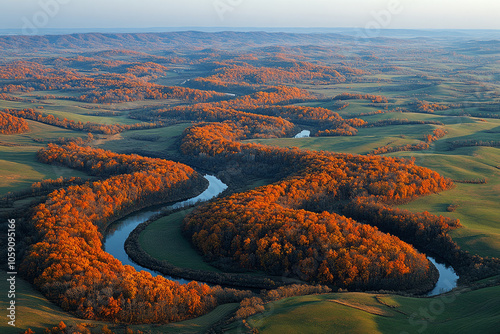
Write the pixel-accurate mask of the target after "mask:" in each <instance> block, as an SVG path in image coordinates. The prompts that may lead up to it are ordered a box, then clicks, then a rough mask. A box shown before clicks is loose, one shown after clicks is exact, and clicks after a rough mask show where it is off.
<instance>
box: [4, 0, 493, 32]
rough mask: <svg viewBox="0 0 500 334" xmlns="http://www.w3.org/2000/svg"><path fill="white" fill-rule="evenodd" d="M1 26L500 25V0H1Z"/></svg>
mask: <svg viewBox="0 0 500 334" xmlns="http://www.w3.org/2000/svg"><path fill="white" fill-rule="evenodd" d="M0 4H2V8H3V9H4V10H3V11H2V12H1V13H0V29H2V30H7V29H8V30H17V31H19V32H20V33H27V34H28V33H31V32H34V31H35V30H36V29H38V30H41V29H66V30H71V29H78V30H88V29H95V30H105V29H136V30H141V29H158V28H160V27H165V28H168V27H170V28H173V27H175V28H181V27H190V28H193V27H198V28H225V29H228V30H231V29H240V28H255V29H262V28H267V29H276V28H281V29H286V28H320V29H327V28H361V29H365V30H368V31H373V30H381V29H411V30H434V29H437V30H443V29H444V30H470V29H479V30H497V29H500V21H499V20H498V15H497V14H495V13H499V12H500V2H498V1H493V0H479V1H478V2H476V4H475V5H473V4H471V3H470V2H466V1H464V0H454V1H452V0H441V1H440V2H439V3H436V2H435V1H430V0H419V1H414V0H353V1H351V2H349V3H346V2H345V1H340V0H331V1H327V0H312V1H309V2H307V3H306V2H304V1H299V0H287V1H285V0H275V1H273V2H269V1H264V0H252V1H249V0H208V1H207V0H190V1H187V2H183V3H180V2H177V1H176V2H173V1H162V0H145V1H141V2H140V3H139V2H138V1H132V0H124V1H121V2H120V3H119V5H117V4H116V2H113V1H109V0H107V1H106V0H101V1H96V0H87V1H85V2H82V1H74V0H25V1H22V2H19V1H15V0H0Z"/></svg>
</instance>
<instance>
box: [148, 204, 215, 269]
mask: <svg viewBox="0 0 500 334" xmlns="http://www.w3.org/2000/svg"><path fill="white" fill-rule="evenodd" d="M191 211H192V209H187V210H182V211H177V212H175V213H173V214H170V215H168V216H165V217H162V218H160V219H158V220H156V221H154V222H152V223H151V224H149V225H148V227H147V228H146V229H145V230H144V231H143V232H142V233H141V234H140V236H139V244H140V246H141V247H142V249H143V250H144V251H146V252H147V253H148V254H149V255H151V256H153V257H154V258H157V259H160V260H166V261H168V262H170V263H171V264H173V265H174V266H177V267H180V268H190V269H197V270H207V271H217V272H219V271H220V270H218V269H216V268H214V267H212V266H210V265H209V264H207V263H206V262H204V261H203V258H202V257H201V256H200V255H199V254H198V253H197V252H196V251H195V250H194V249H193V247H192V246H191V244H190V243H189V241H187V240H186V239H185V238H184V237H183V236H182V234H181V225H182V219H183V218H184V217H185V216H186V215H187V214H188V213H189V212H191Z"/></svg>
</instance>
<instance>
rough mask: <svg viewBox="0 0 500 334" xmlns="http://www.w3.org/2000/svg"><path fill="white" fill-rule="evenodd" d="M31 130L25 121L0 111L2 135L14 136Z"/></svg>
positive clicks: (0, 132) (0, 130)
mask: <svg viewBox="0 0 500 334" xmlns="http://www.w3.org/2000/svg"><path fill="white" fill-rule="evenodd" d="M29 130H30V128H29V126H28V122H26V121H25V120H24V119H22V118H19V117H16V116H13V115H10V114H8V113H5V112H1V111H0V134H3V135H12V134H16V133H24V132H28V131H29Z"/></svg>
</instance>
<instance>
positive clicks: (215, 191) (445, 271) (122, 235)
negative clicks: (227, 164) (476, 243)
mask: <svg viewBox="0 0 500 334" xmlns="http://www.w3.org/2000/svg"><path fill="white" fill-rule="evenodd" d="M304 131H307V130H304ZM205 178H206V179H207V180H208V182H209V185H208V188H207V189H206V190H205V191H204V192H203V193H201V194H200V195H198V196H196V197H193V198H191V199H188V200H186V201H182V202H178V203H175V204H174V205H171V206H168V207H165V208H162V209H158V210H146V211H140V212H137V213H134V214H132V215H129V216H128V217H125V218H123V219H121V220H118V221H117V222H116V223H114V224H113V228H114V229H113V230H112V231H111V232H110V233H108V235H107V236H106V239H105V241H104V250H105V251H106V252H108V253H109V254H111V255H113V256H114V257H115V258H117V259H118V260H120V261H121V262H122V263H123V264H124V265H130V266H132V267H134V268H135V270H137V271H141V270H144V271H147V272H149V273H151V275H153V276H156V275H161V274H160V273H158V272H156V271H154V270H151V269H148V268H144V267H142V266H140V265H138V264H137V263H135V262H133V261H132V260H131V259H130V258H129V256H128V254H127V253H126V252H125V240H127V238H128V236H129V234H130V233H131V232H132V231H133V230H134V229H135V228H136V227H137V226H138V225H139V224H142V223H144V222H145V221H146V220H148V219H149V218H151V217H152V216H154V215H156V214H158V213H159V212H160V211H163V210H170V209H178V208H182V207H183V206H187V205H192V204H195V203H197V202H204V201H207V200H209V199H212V198H214V197H216V196H218V195H219V194H220V193H222V192H223V191H224V190H226V189H227V185H225V184H224V183H223V182H222V181H221V180H219V179H218V178H216V177H215V176H212V175H206V176H205ZM428 259H429V261H431V262H432V263H433V264H434V265H435V266H436V268H437V269H438V271H439V280H438V282H437V283H436V286H435V287H434V289H433V290H432V291H431V292H429V293H428V296H436V295H439V294H441V293H444V292H448V291H450V290H452V289H453V288H455V287H456V286H457V280H458V276H457V274H456V273H455V271H454V270H453V268H452V267H450V266H447V265H445V264H442V263H439V262H437V261H436V260H435V259H434V258H432V257H428ZM163 276H164V277H165V278H167V279H170V280H173V281H176V282H179V283H181V284H184V283H188V282H190V281H189V280H185V279H178V278H173V277H170V276H165V275H163Z"/></svg>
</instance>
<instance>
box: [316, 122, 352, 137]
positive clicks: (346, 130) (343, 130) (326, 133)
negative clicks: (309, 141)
mask: <svg viewBox="0 0 500 334" xmlns="http://www.w3.org/2000/svg"><path fill="white" fill-rule="evenodd" d="M357 134H358V129H356V128H353V127H352V126H350V125H349V124H347V123H346V124H342V125H340V126H338V127H337V128H335V129H326V130H320V131H318V132H316V133H315V134H314V136H315V137H334V136H355V135H357Z"/></svg>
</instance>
